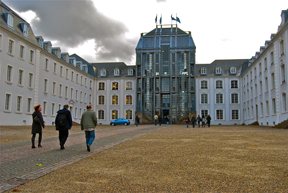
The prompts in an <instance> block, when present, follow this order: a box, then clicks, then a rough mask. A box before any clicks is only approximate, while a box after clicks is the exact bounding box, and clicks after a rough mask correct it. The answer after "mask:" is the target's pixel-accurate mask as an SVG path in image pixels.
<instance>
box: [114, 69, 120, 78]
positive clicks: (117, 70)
mask: <svg viewBox="0 0 288 193" xmlns="http://www.w3.org/2000/svg"><path fill="white" fill-rule="evenodd" d="M119 75H120V70H119V69H118V68H116V69H114V76H119Z"/></svg>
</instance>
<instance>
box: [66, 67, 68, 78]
mask: <svg viewBox="0 0 288 193" xmlns="http://www.w3.org/2000/svg"><path fill="white" fill-rule="evenodd" d="M68 71H69V70H68V68H66V79H68V73H69V72H68Z"/></svg>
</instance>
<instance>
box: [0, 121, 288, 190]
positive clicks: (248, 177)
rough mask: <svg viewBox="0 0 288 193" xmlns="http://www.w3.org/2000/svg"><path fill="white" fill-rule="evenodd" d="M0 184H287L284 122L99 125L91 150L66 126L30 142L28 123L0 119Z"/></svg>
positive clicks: (287, 136)
mask: <svg viewBox="0 0 288 193" xmlns="http://www.w3.org/2000/svg"><path fill="white" fill-rule="evenodd" d="M0 131H1V133H0V135H1V140H0V143H1V157H0V160H1V163H0V166H1V167H0V172H1V176H0V192H4V191H8V192H13V189H14V191H20V192H288V162H287V161H288V141H287V139H288V130H285V129H274V128H271V127H259V126H212V127H210V128H207V127H205V128H198V127H196V128H192V127H191V126H190V127H189V128H186V126H185V125H162V126H161V127H160V126H158V125H157V126H154V125H140V126H138V127H136V126H134V125H131V126H126V127H125V126H115V127H111V126H99V127H97V131H96V140H95V142H94V144H93V145H92V151H91V152H90V153H88V152H87V151H86V145H85V138H84V133H83V132H81V131H80V128H79V126H78V127H77V126H76V127H73V129H72V131H71V132H70V136H69V138H68V141H67V145H66V149H65V150H60V149H59V142H58V136H57V134H58V133H57V132H56V131H55V130H54V128H53V127H50V128H49V127H48V128H46V129H45V130H44V131H43V138H44V139H43V144H42V146H43V147H42V148H36V149H31V142H30V138H31V134H30V133H31V131H30V127H0Z"/></svg>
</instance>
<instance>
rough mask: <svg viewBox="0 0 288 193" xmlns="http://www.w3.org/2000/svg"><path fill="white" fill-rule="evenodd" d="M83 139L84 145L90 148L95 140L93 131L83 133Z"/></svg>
mask: <svg viewBox="0 0 288 193" xmlns="http://www.w3.org/2000/svg"><path fill="white" fill-rule="evenodd" d="M85 137H86V144H87V145H89V146H91V145H92V143H93V141H94V139H95V130H93V131H85Z"/></svg>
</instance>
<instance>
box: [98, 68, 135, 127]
mask: <svg viewBox="0 0 288 193" xmlns="http://www.w3.org/2000/svg"><path fill="white" fill-rule="evenodd" d="M93 66H94V67H95V69H96V78H97V81H96V87H95V91H96V94H95V103H96V108H95V111H96V114H97V117H98V124H103V125H109V124H110V122H111V121H112V120H115V119H117V118H125V119H128V120H130V123H131V124H134V123H135V106H136V105H135V103H136V96H135V95H136V91H135V85H136V78H135V76H136V75H135V66H127V65H126V64H125V63H123V62H114V63H112V62H110V63H93Z"/></svg>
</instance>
